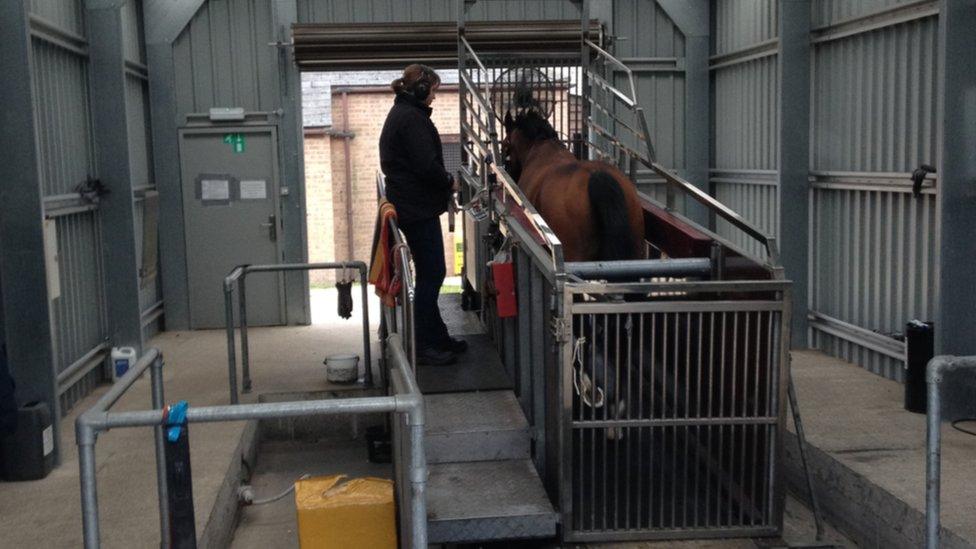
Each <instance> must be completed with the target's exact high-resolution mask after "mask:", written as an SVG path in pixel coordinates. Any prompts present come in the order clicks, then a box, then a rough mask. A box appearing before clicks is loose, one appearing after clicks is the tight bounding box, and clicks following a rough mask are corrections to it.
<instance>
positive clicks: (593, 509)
mask: <svg viewBox="0 0 976 549" xmlns="http://www.w3.org/2000/svg"><path fill="white" fill-rule="evenodd" d="M596 323H597V317H596V315H590V341H592V343H591V344H590V403H591V405H590V420H591V421H595V420H596V379H597V378H596V348H597V339H596ZM581 406H582V404H581ZM597 431H598V429H595V428H590V429H589V434H590V529H596V432H597Z"/></svg>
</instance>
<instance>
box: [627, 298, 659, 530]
mask: <svg viewBox="0 0 976 549" xmlns="http://www.w3.org/2000/svg"><path fill="white" fill-rule="evenodd" d="M645 316H647V315H645V314H643V313H640V314H638V315H637V325H638V329H637V419H644V317H645ZM651 368H652V369H653V368H654V359H653V356H652V358H651ZM631 395H633V393H631ZM648 415H649V416H650V415H651V414H648ZM644 430H645V428H644V427H638V428H637V453H638V456H639V458H638V460H637V498H636V499H637V502H636V509H635V516H636V517H637V528H643V527H644V515H643V514H642V513H641V511H642V509H641V502H643V501H644V498H643V494H642V492H641V491H642V490H643V489H644V463H645V461H647V462H650V461H651V458H650V456H646V457H645V456H644V453H643V452H644Z"/></svg>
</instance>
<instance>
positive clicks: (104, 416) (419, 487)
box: [75, 334, 427, 549]
mask: <svg viewBox="0 0 976 549" xmlns="http://www.w3.org/2000/svg"><path fill="white" fill-rule="evenodd" d="M387 348H388V349H390V350H391V358H392V361H393V363H394V366H393V367H392V368H391V369H390V373H391V380H392V381H393V383H392V387H393V394H392V395H391V396H383V397H362V398H342V399H325V400H304V401H296V402H274V403H257V404H232V405H228V406H199V407H192V408H189V409H188V410H187V414H186V423H187V424H190V423H212V422H222V421H242V420H258V419H280V418H290V417H308V416H313V415H319V416H323V415H351V414H366V413H383V412H394V413H397V414H401V415H403V416H405V425H406V426H407V427H408V428H409V431H410V433H409V441H408V442H407V443H406V445H405V447H404V446H399V447H398V450H399V451H400V452H405V454H404V455H400V456H398V461H399V460H400V459H405V460H407V463H409V464H410V466H409V469H410V470H409V476H408V477H407V478H408V479H409V481H408V483H409V484H410V487H411V488H410V491H409V497H407V496H404V497H403V498H402V499H401V507H400V509H405V510H406V511H405V514H409V516H410V518H409V521H404V522H408V523H409V524H410V537H409V538H408V539H410V543H411V546H412V547H426V546H427V511H426V495H425V494H426V483H427V462H426V458H425V454H424V424H425V419H424V417H425V416H424V398H423V395H422V394H421V393H420V389H419V388H418V387H417V382H416V379H415V376H414V371H413V367H412V365H411V364H410V362H409V361H408V360H407V357H406V354H405V353H404V352H403V347H402V342H401V339H400V336H399V335H397V334H391V335H390V336H389V338H388V340H387ZM146 370H150V376H151V394H152V406H153V407H152V409H151V410H140V411H128V412H110V411H109V410H110V408H111V407H112V406H113V405H114V404H115V403H116V402H118V400H119V399H120V398H122V396H123V395H124V394H125V393H126V392H127V391H128V390H129V388H130V387H132V385H133V384H134V383H135V382H136V380H138V379H139V378H140V377H142V375H143V374H144V373H145V372H146ZM163 390H164V387H163V357H162V354H161V353H160V352H159V350H158V349H155V348H154V349H150V350H148V351H147V352H146V353H145V354H143V356H142V357H141V358H140V359H139V360H138V361H137V362H136V363H135V364H134V365H133V366H132V368H130V369H129V371H128V373H126V374H125V375H124V376H122V377H121V378H120V379H119V380H118V381H117V382H116V384H115V385H113V386H112V388H111V389H109V391H108V392H107V393H105V394H104V395H103V396H102V398H100V399H98V402H96V403H95V405H94V406H92V408H90V409H89V410H87V411H86V412H85V413H83V414H82V415H81V416H79V417H78V419H77V420H76V421H75V434H76V438H77V444H78V464H79V469H80V483H81V509H82V524H83V529H84V543H85V548H86V549H95V548H97V547H100V545H101V542H100V539H99V513H98V491H97V478H96V465H95V444H96V442H97V439H98V435H99V434H100V433H102V432H105V431H108V430H110V429H117V428H124V427H152V428H153V430H154V433H155V445H156V487H157V494H158V498H159V519H160V542H161V546H162V547H169V545H170V543H169V542H170V540H169V519H168V516H167V514H168V509H169V504H168V495H167V491H166V480H165V474H166V469H165V467H166V465H165V458H164V446H163V445H164V444H165V441H164V439H163V429H164V427H165V426H166V425H167V419H166V415H165V413H164V411H163V402H164V400H163V399H164V391H163ZM398 424H399V420H398ZM398 480H400V477H398ZM400 486H405V484H400ZM401 492H403V491H402V490H401Z"/></svg>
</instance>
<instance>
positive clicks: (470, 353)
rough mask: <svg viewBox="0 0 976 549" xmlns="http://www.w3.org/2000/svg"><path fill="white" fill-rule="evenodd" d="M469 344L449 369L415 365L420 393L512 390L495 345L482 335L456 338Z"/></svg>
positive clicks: (446, 367) (447, 367)
mask: <svg viewBox="0 0 976 549" xmlns="http://www.w3.org/2000/svg"><path fill="white" fill-rule="evenodd" d="M458 337H459V338H460V339H464V340H465V341H467V342H468V350H467V352H465V353H462V354H460V355H458V362H457V364H452V365H451V366H417V384H418V385H419V386H420V392H421V393H423V394H425V395H429V394H434V393H459V392H467V391H494V390H499V389H512V388H513V385H512V382H511V381H510V380H509V379H508V374H506V373H505V367H504V366H503V365H502V360H501V357H499V356H498V351H496V350H495V345H494V344H493V343H492V342H491V339H489V338H488V336H487V335H485V334H476V335H465V336H458Z"/></svg>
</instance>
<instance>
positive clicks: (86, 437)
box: [76, 426, 100, 549]
mask: <svg viewBox="0 0 976 549" xmlns="http://www.w3.org/2000/svg"><path fill="white" fill-rule="evenodd" d="M76 430H77V431H78V435H79V436H78V468H79V470H80V481H81V521H82V529H83V531H84V538H85V549H97V548H98V547H99V546H100V545H99V535H98V482H97V479H96V476H95V433H94V431H92V430H91V428H89V427H87V426H78V427H76Z"/></svg>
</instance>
